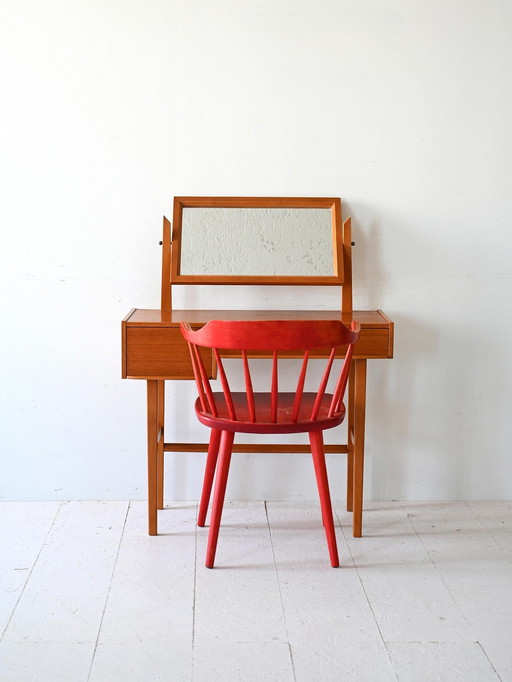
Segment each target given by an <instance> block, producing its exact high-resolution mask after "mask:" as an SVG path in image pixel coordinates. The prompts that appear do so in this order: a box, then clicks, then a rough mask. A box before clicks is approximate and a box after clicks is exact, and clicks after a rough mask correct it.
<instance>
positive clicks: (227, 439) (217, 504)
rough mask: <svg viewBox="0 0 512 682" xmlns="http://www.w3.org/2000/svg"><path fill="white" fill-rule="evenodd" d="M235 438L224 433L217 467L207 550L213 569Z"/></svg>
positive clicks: (207, 562) (208, 566)
mask: <svg viewBox="0 0 512 682" xmlns="http://www.w3.org/2000/svg"><path fill="white" fill-rule="evenodd" d="M234 436H235V434H234V433H233V432H232V431H222V434H221V438H220V448H219V466H218V467H217V474H216V476H215V490H214V493H213V504H212V514H211V519H210V531H209V533H208V545H207V548H206V562H205V565H206V568H213V563H214V561H215V550H216V549H217V538H218V537H219V528H220V519H221V516H222V507H223V506H224V496H225V494H226V485H227V482H228V473H229V464H230V462H231V452H232V450H233V439H234Z"/></svg>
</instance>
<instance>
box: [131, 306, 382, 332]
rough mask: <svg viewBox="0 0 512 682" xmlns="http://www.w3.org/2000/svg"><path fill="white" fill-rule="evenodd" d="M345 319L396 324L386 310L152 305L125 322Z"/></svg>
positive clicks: (366, 323) (378, 325) (172, 323)
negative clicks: (160, 307)
mask: <svg viewBox="0 0 512 682" xmlns="http://www.w3.org/2000/svg"><path fill="white" fill-rule="evenodd" d="M340 318H341V320H342V321H343V323H344V324H346V325H349V324H350V323H351V322H352V321H353V320H356V321H358V322H360V324H361V326H362V327H365V328H372V327H374V328H382V327H387V328H389V327H392V325H393V323H392V321H391V320H390V319H389V318H388V317H387V315H385V314H384V313H383V312H382V310H354V311H353V312H351V313H341V312H340V311H339V310H318V309H316V310H173V311H171V312H162V311H161V310H154V309H149V308H133V309H132V310H131V311H130V312H129V313H128V315H127V316H126V317H125V318H124V320H123V322H125V323H126V324H128V325H130V326H141V327H148V326H150V327H151V326H157V327H160V326H164V327H165V326H175V325H176V326H177V325H179V323H180V322H190V323H192V324H194V323H196V324H201V323H206V322H208V320H339V319H340Z"/></svg>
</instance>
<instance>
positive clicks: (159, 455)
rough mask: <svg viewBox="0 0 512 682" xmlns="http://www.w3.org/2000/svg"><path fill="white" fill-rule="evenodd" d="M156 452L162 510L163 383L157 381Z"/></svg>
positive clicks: (158, 503)
mask: <svg viewBox="0 0 512 682" xmlns="http://www.w3.org/2000/svg"><path fill="white" fill-rule="evenodd" d="M157 383H158V388H157V400H158V407H157V412H158V425H157V429H158V452H157V460H156V471H157V507H158V509H163V508H164V423H165V381H158V382H157Z"/></svg>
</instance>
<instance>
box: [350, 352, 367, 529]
mask: <svg viewBox="0 0 512 682" xmlns="http://www.w3.org/2000/svg"><path fill="white" fill-rule="evenodd" d="M354 365H355V367H354V381H353V384H354V457H353V486H354V487H353V503H354V509H353V517H352V527H353V535H354V537H355V538H360V537H361V535H362V527H363V473H364V426H365V413H366V360H355V362H354Z"/></svg>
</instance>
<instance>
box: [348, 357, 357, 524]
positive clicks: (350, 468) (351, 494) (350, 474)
mask: <svg viewBox="0 0 512 682" xmlns="http://www.w3.org/2000/svg"><path fill="white" fill-rule="evenodd" d="M355 366H356V365H355V360H352V362H351V363H350V374H349V378H348V390H347V449H348V453H347V511H349V512H351V511H353V509H354V398H355V390H354V389H355Z"/></svg>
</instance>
